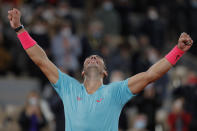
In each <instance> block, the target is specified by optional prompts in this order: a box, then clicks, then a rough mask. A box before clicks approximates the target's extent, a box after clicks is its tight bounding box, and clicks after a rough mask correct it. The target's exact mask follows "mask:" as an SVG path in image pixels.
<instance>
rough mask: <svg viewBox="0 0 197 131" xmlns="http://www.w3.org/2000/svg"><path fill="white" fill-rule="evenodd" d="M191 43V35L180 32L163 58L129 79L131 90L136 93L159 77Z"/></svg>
mask: <svg viewBox="0 0 197 131" xmlns="http://www.w3.org/2000/svg"><path fill="white" fill-rule="evenodd" d="M192 44H193V40H192V39H191V37H190V36H189V35H188V34H186V33H182V34H181V36H180V38H179V40H178V45H177V46H175V48H174V49H173V50H172V51H171V52H170V53H169V54H168V55H166V57H165V58H162V59H161V60H159V61H158V62H157V63H155V64H154V65H152V66H151V67H150V68H149V69H148V70H147V71H146V72H142V73H139V74H137V75H135V76H133V77H131V78H130V79H129V81H128V86H129V88H130V90H131V92H132V93H133V94H137V93H139V92H140V91H142V90H143V89H144V88H145V87H146V86H147V85H148V84H149V83H151V82H154V81H156V80H158V79H159V78H161V77H162V76H163V75H164V74H165V73H166V72H168V70H170V68H172V66H173V65H174V64H175V63H176V61H177V60H178V59H179V58H180V57H181V56H182V55H183V53H184V52H186V51H187V50H189V48H190V47H191V46H192Z"/></svg>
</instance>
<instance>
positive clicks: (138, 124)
mask: <svg viewBox="0 0 197 131" xmlns="http://www.w3.org/2000/svg"><path fill="white" fill-rule="evenodd" d="M146 126H147V117H146V115H144V114H138V115H137V116H136V117H135V120H134V124H133V131H147V130H146Z"/></svg>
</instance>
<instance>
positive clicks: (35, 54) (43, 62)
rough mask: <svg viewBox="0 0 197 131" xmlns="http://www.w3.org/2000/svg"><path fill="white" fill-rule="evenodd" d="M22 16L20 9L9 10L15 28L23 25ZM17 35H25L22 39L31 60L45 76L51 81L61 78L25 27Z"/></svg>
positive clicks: (9, 16)
mask: <svg viewBox="0 0 197 131" xmlns="http://www.w3.org/2000/svg"><path fill="white" fill-rule="evenodd" d="M20 17H21V13H20V11H19V10H17V9H13V10H10V11H8V19H9V20H10V25H11V27H12V28H13V29H16V28H17V27H20V26H21V22H20ZM25 32H26V35H25V36H20V35H24V33H25ZM17 35H18V37H19V36H20V37H23V40H22V41H23V42H22V43H21V44H22V45H23V47H24V49H25V51H26V53H27V54H28V56H29V57H30V58H31V60H32V61H33V62H34V63H35V64H36V65H37V66H38V67H39V68H40V69H41V71H42V72H43V73H44V74H45V76H46V77H47V78H48V80H49V81H50V82H52V83H56V82H57V80H58V78H59V76H58V69H57V67H56V66H55V65H54V64H53V63H52V62H51V61H50V60H49V59H48V57H47V55H46V53H45V52H44V50H43V49H42V48H41V47H40V46H39V45H37V44H36V42H35V41H34V40H33V39H32V38H31V37H27V36H28V33H27V31H26V30H25V29H24V28H22V29H20V30H19V31H17ZM20 37H19V39H20ZM20 41H21V39H20ZM24 42H25V44H24ZM28 42H29V43H28Z"/></svg>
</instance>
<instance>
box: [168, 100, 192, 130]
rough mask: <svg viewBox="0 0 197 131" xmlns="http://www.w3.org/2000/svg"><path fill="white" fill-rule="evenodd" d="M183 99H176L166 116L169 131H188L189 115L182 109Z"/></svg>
mask: <svg viewBox="0 0 197 131" xmlns="http://www.w3.org/2000/svg"><path fill="white" fill-rule="evenodd" d="M183 104H184V99H181V98H179V99H176V100H175V101H174V103H173V105H172V110H171V112H170V114H169V115H168V124H169V126H170V131H189V124H190V123H191V115H190V114H189V113H187V112H185V110H184V109H183Z"/></svg>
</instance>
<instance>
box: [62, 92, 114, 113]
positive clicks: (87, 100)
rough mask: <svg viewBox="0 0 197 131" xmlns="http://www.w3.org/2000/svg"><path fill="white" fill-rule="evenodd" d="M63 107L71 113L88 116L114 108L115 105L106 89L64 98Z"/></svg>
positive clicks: (74, 94) (72, 94) (73, 94)
mask: <svg viewBox="0 0 197 131" xmlns="http://www.w3.org/2000/svg"><path fill="white" fill-rule="evenodd" d="M64 107H65V109H68V110H70V111H72V112H73V113H89V114H90V113H95V112H102V111H107V110H109V109H112V108H113V107H114V108H115V107H116V104H115V102H114V100H113V97H112V95H111V93H110V91H109V90H107V89H103V90H100V91H97V92H95V93H94V94H91V95H90V94H87V92H85V91H84V90H82V91H81V92H75V93H71V94H69V95H68V96H66V98H65V102H64Z"/></svg>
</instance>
